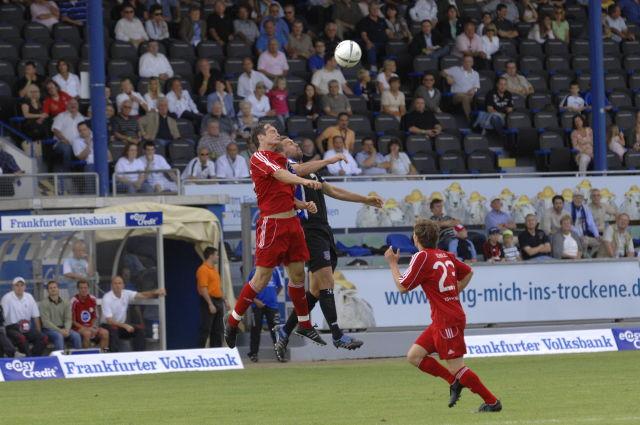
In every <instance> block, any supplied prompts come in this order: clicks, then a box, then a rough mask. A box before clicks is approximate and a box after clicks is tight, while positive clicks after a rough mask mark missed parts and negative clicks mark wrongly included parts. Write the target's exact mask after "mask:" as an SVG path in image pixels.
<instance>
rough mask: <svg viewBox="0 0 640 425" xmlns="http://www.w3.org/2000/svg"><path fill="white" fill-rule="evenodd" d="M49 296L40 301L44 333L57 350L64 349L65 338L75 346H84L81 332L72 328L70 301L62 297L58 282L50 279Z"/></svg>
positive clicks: (39, 306) (48, 284) (48, 285)
mask: <svg viewBox="0 0 640 425" xmlns="http://www.w3.org/2000/svg"><path fill="white" fill-rule="evenodd" d="M47 293H48V297H47V298H44V299H42V300H41V301H40V302H39V303H38V308H39V310H40V317H41V319H42V333H43V334H44V335H46V336H47V338H48V339H49V341H51V342H52V343H53V349H54V350H56V351H61V350H64V342H65V340H66V341H68V342H70V343H71V345H72V346H73V348H75V349H79V348H81V346H82V341H81V338H80V334H79V333H78V332H76V331H74V330H73V329H71V324H72V323H71V307H70V305H69V301H67V300H65V299H63V298H61V297H60V287H59V286H58V282H56V281H55V280H50V281H49V282H48V283H47Z"/></svg>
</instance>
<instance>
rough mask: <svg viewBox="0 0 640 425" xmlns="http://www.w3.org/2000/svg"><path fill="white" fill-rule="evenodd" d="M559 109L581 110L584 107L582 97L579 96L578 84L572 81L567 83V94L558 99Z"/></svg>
mask: <svg viewBox="0 0 640 425" xmlns="http://www.w3.org/2000/svg"><path fill="white" fill-rule="evenodd" d="M560 109H562V110H567V111H570V112H582V111H584V110H585V109H586V103H585V101H584V98H583V97H582V96H580V85H579V84H578V82H577V81H572V82H571V85H569V94H568V95H566V96H565V97H564V98H563V99H562V101H560Z"/></svg>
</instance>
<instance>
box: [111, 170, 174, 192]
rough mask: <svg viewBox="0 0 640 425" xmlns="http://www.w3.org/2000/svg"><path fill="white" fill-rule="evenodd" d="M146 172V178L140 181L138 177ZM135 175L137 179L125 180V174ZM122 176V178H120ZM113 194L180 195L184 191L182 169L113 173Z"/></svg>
mask: <svg viewBox="0 0 640 425" xmlns="http://www.w3.org/2000/svg"><path fill="white" fill-rule="evenodd" d="M141 174H144V175H145V178H144V180H142V182H141V183H138V181H137V179H138V177H139V176H140V175H141ZM127 175H129V176H135V177H136V180H135V181H123V180H122V177H123V176H127ZM119 177H120V179H119ZM111 190H112V193H113V196H127V195H158V194H162V195H179V194H181V193H182V184H181V181H180V170H178V169H177V168H172V169H170V170H146V171H129V172H126V173H113V178H112V182H111Z"/></svg>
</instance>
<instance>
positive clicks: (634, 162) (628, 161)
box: [624, 150, 640, 170]
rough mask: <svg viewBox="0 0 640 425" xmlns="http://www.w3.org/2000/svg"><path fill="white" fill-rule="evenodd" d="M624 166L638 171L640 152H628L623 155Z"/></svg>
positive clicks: (639, 167)
mask: <svg viewBox="0 0 640 425" xmlns="http://www.w3.org/2000/svg"><path fill="white" fill-rule="evenodd" d="M624 165H625V167H626V168H628V169H632V170H638V169H640V152H638V151H632V150H629V151H627V152H626V153H625V154H624Z"/></svg>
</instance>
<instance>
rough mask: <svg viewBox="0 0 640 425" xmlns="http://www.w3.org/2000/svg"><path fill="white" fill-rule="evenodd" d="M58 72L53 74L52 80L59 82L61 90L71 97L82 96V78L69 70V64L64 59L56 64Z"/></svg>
mask: <svg viewBox="0 0 640 425" xmlns="http://www.w3.org/2000/svg"><path fill="white" fill-rule="evenodd" d="M56 69H57V70H58V73H57V74H56V75H54V76H53V78H52V80H53V81H55V82H56V84H58V87H59V88H60V90H62V91H63V92H64V93H66V94H68V95H69V96H71V97H78V96H80V78H78V76H77V75H76V74H74V73H72V72H69V64H68V63H67V61H65V60H64V59H60V60H58V63H57V65H56Z"/></svg>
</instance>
